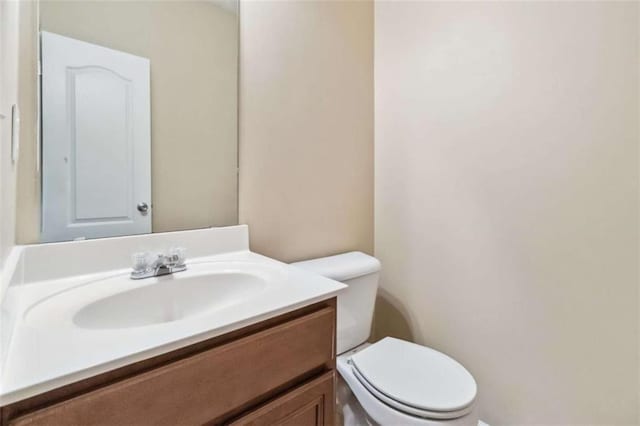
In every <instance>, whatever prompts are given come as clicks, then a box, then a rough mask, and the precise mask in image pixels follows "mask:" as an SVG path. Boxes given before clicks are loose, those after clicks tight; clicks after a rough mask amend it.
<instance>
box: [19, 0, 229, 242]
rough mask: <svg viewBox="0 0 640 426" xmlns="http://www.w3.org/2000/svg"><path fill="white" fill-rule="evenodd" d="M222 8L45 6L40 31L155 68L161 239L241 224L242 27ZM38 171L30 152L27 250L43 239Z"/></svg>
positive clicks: (182, 4)
mask: <svg viewBox="0 0 640 426" xmlns="http://www.w3.org/2000/svg"><path fill="white" fill-rule="evenodd" d="M219 4H220V2H201V1H161V2H151V1H142V2H138V1H122V2H114V1H91V2H78V1H69V2H68V1H43V2H41V4H40V20H41V28H42V29H43V30H45V31H51V32H54V33H58V34H62V35H66V36H69V37H73V38H77V39H80V40H84V41H87V42H90V43H95V44H99V45H102V46H106V47H110V48H113V49H117V50H121V51H125V52H128V53H132V54H135V55H139V56H144V57H147V58H149V59H150V61H151V93H152V96H151V98H152V101H151V122H152V124H151V133H152V136H151V137H152V149H151V154H152V197H153V206H154V210H153V231H154V232H162V231H171V230H180V229H191V228H203V227H209V226H222V225H232V224H236V223H237V221H238V213H237V204H238V203H237V46H238V38H237V37H238V23H237V15H236V14H235V12H233V11H230V10H229V9H227V8H223V7H220V6H219ZM34 165H35V152H27V155H25V157H24V159H23V160H22V161H21V171H20V182H19V185H20V198H19V199H18V202H19V207H18V208H19V211H20V212H21V215H20V218H19V219H20V220H19V223H18V239H19V241H20V242H35V241H37V239H38V234H39V224H38V223H39V217H38V215H37V212H38V211H39V199H40V196H39V193H38V189H39V177H38V176H37V174H36V173H35V171H34ZM23 212H24V214H23Z"/></svg>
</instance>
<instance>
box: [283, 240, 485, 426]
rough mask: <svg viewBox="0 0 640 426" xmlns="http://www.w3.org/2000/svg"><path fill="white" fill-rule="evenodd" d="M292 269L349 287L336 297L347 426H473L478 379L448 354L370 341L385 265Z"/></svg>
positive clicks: (311, 263)
mask: <svg viewBox="0 0 640 426" xmlns="http://www.w3.org/2000/svg"><path fill="white" fill-rule="evenodd" d="M294 265H295V266H298V267H301V268H304V269H307V270H310V271H313V272H315V273H317V274H320V275H324V276H326V277H328V278H332V279H334V280H336V281H340V282H343V283H344V284H346V285H348V286H349V288H348V289H346V290H345V291H344V292H342V293H341V294H340V295H339V296H338V331H337V352H338V358H337V368H338V371H339V372H340V375H341V376H342V380H340V381H339V384H338V389H337V397H338V411H339V414H342V417H343V420H344V424H345V425H347V426H351V425H367V424H369V425H375V424H379V425H382V426H396V425H398V426H400V425H407V426H412V425H415V426H427V425H433V426H436V425H439V426H444V425H447V426H461V425H465V426H476V425H477V424H478V414H477V407H476V405H477V404H476V403H475V402H476V394H477V386H476V382H475V380H474V379H473V376H471V374H470V373H469V372H468V371H467V370H466V369H465V368H464V367H463V366H462V365H461V364H459V363H458V362H456V361H455V360H453V359H452V358H450V357H448V356H447V355H445V354H443V353H440V352H438V351H435V350H433V349H430V348H427V347H425V346H420V345H417V344H415V343H410V342H407V341H404V340H400V339H395V338H391V337H387V338H384V339H382V340H380V341H378V342H377V343H374V344H369V343H366V341H367V339H368V338H369V334H370V330H371V321H372V318H373V309H374V304H375V299H376V291H377V289H378V276H379V272H380V262H379V261H378V260H377V259H376V258H374V257H371V256H368V255H366V254H364V253H360V252H351V253H345V254H340V255H337V256H330V257H324V258H321V259H312V260H307V261H304V262H297V263H294Z"/></svg>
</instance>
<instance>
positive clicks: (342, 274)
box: [292, 251, 380, 281]
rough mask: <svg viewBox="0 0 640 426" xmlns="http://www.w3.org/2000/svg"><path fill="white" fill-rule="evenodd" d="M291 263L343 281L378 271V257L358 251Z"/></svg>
mask: <svg viewBox="0 0 640 426" xmlns="http://www.w3.org/2000/svg"><path fill="white" fill-rule="evenodd" d="M292 265H294V266H297V267H300V268H303V269H306V270H308V271H311V272H315V273H316V274H320V275H322V276H325V277H327V278H331V279H333V280H336V281H345V280H349V279H352V278H357V277H361V276H364V275H368V274H373V273H375V272H379V271H380V261H379V260H378V259H376V258H375V257H373V256H369V255H368V254H364V253H362V252H359V251H352V252H349V253H342V254H337V255H335V256H327V257H320V258H318V259H310V260H304V261H302V262H294V263H292Z"/></svg>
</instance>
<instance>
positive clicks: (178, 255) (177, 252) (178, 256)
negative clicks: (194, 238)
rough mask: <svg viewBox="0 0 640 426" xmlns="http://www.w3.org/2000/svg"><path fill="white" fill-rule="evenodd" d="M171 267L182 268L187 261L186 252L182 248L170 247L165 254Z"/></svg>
mask: <svg viewBox="0 0 640 426" xmlns="http://www.w3.org/2000/svg"><path fill="white" fill-rule="evenodd" d="M167 257H168V259H169V260H170V262H171V266H182V265H184V263H185V262H186V260H187V250H186V249H185V248H184V247H172V248H170V249H169V252H168V253H167Z"/></svg>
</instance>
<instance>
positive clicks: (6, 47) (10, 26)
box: [0, 2, 20, 297]
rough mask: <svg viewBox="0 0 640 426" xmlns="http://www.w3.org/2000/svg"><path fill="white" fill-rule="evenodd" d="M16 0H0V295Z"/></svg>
mask: <svg viewBox="0 0 640 426" xmlns="http://www.w3.org/2000/svg"><path fill="white" fill-rule="evenodd" d="M19 9H20V7H19V3H17V2H0V114H2V117H0V297H1V296H2V289H3V287H2V282H1V281H2V269H3V265H4V261H5V260H6V257H7V255H8V254H9V251H10V250H11V248H12V247H13V245H14V244H15V175H16V173H15V166H14V165H13V164H12V162H11V128H12V126H11V106H12V105H14V104H17V103H18V90H17V87H18V49H19V41H18V29H19V16H20V10H19Z"/></svg>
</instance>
